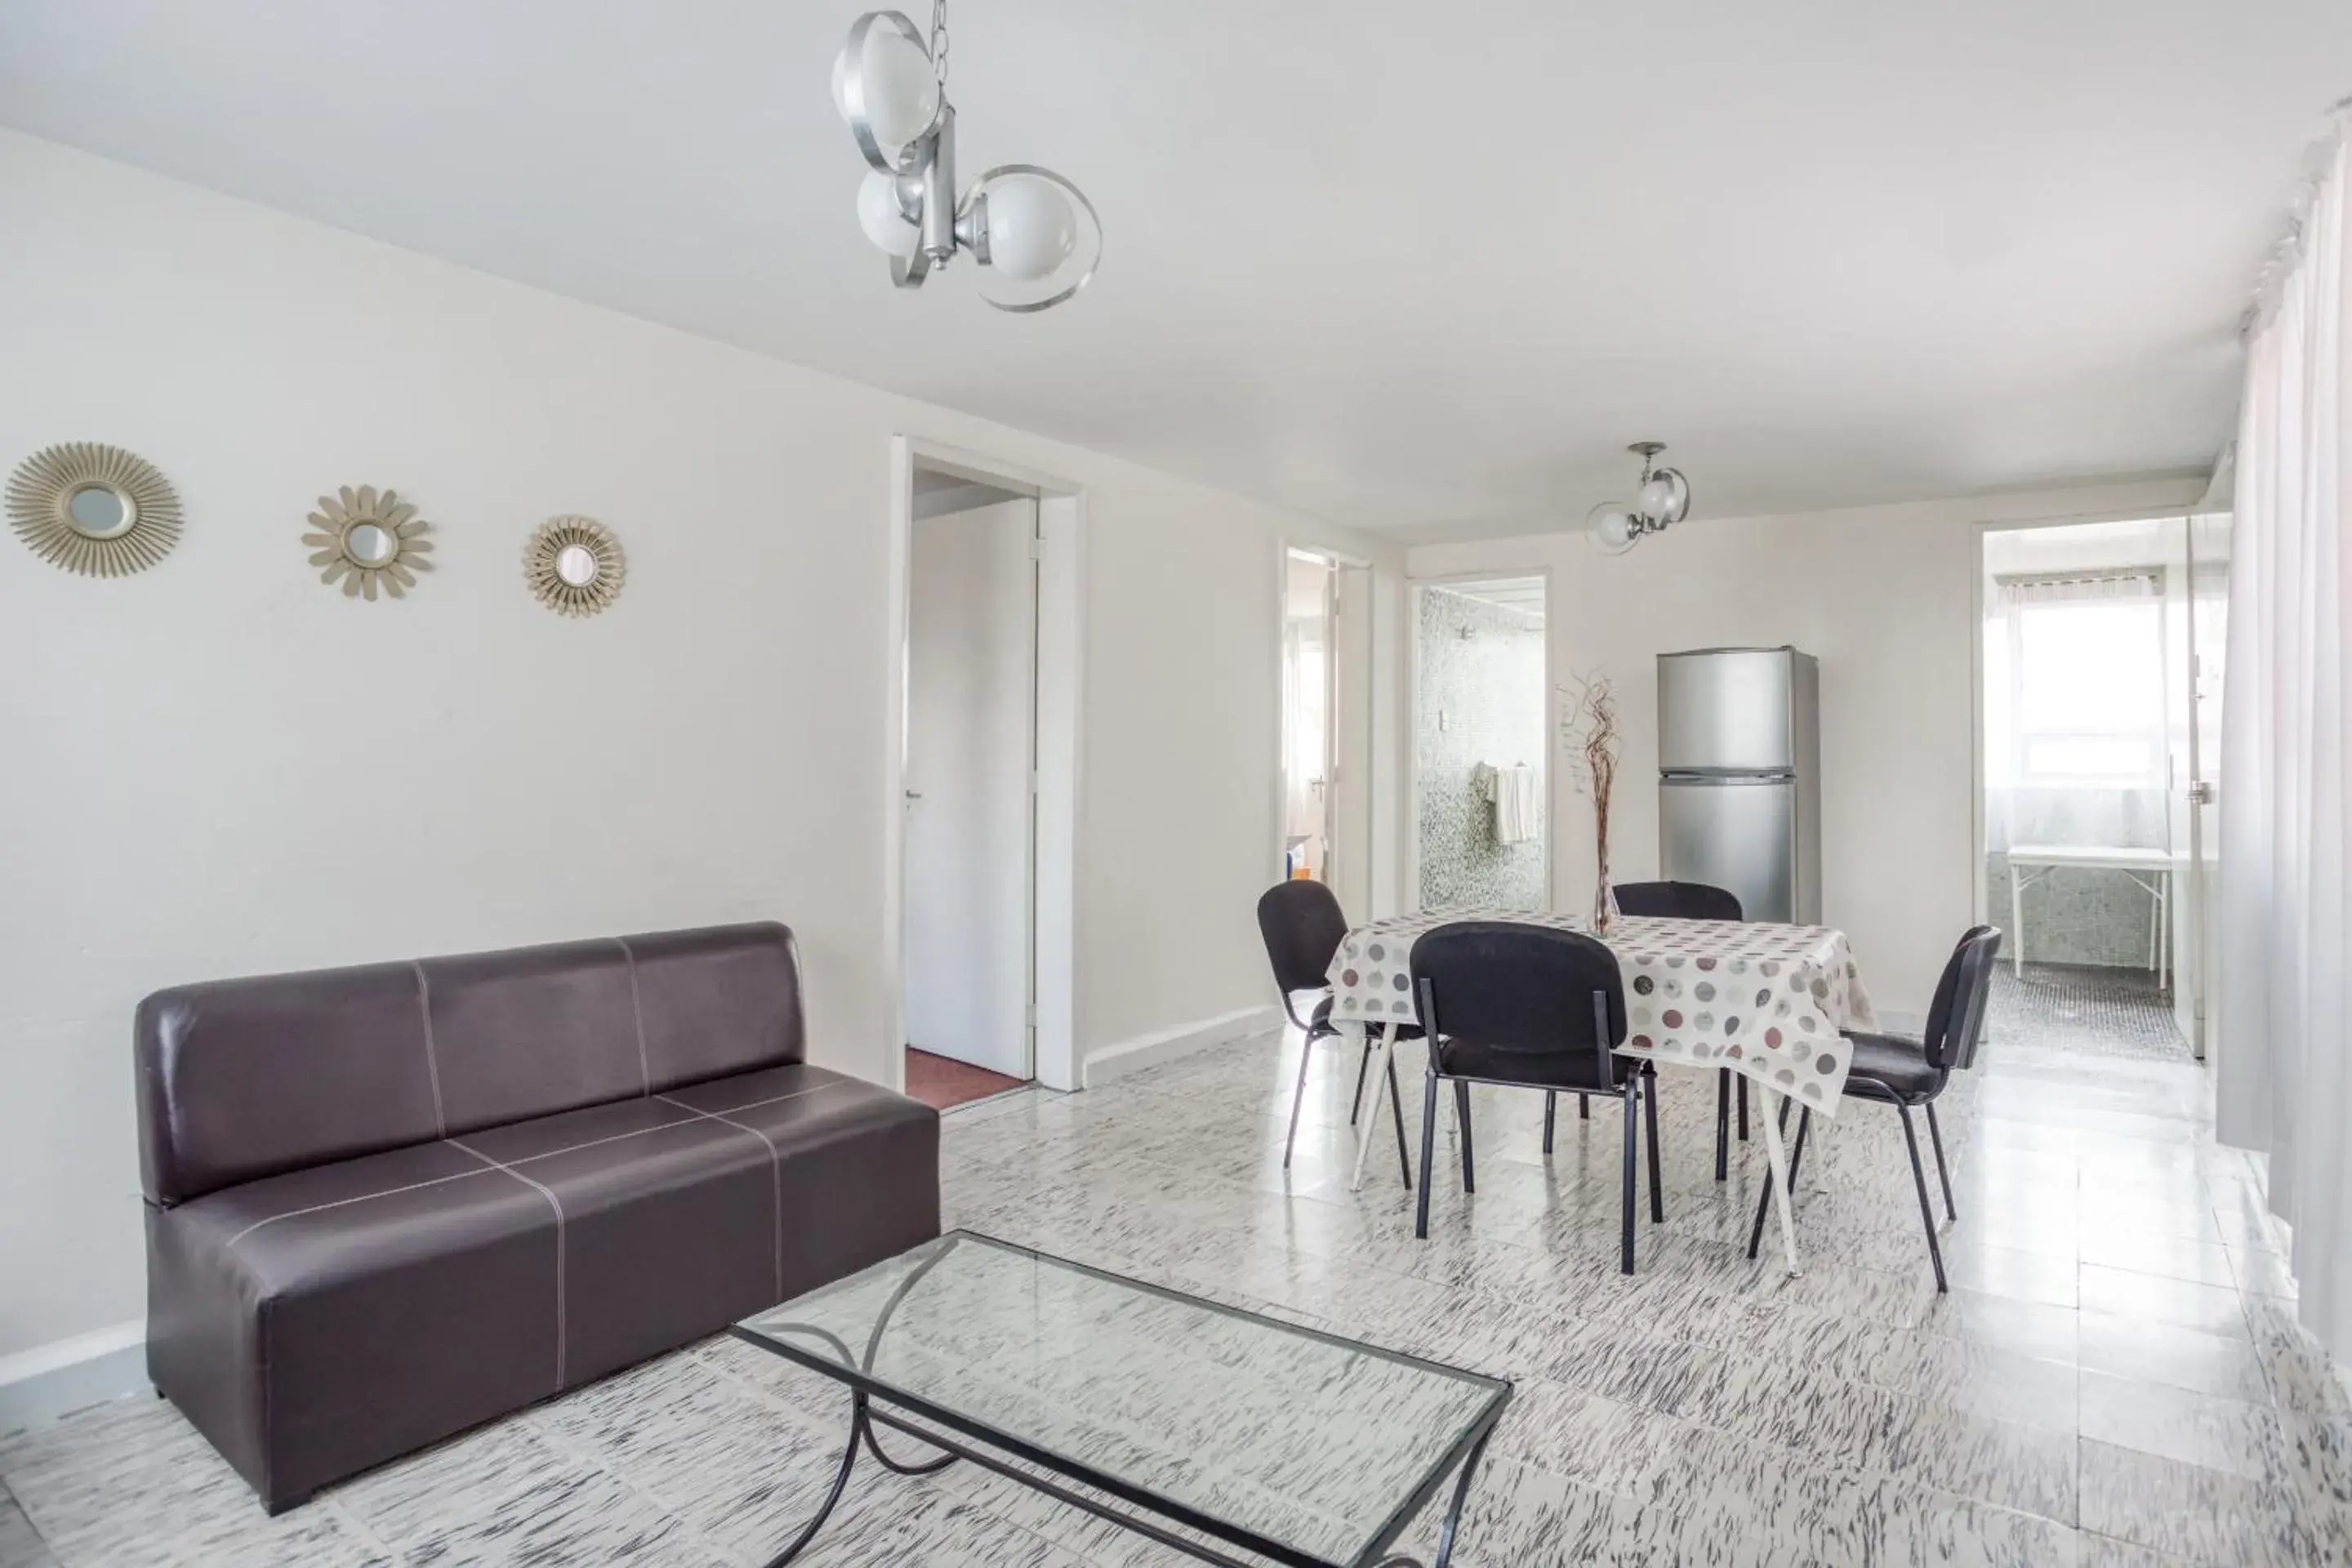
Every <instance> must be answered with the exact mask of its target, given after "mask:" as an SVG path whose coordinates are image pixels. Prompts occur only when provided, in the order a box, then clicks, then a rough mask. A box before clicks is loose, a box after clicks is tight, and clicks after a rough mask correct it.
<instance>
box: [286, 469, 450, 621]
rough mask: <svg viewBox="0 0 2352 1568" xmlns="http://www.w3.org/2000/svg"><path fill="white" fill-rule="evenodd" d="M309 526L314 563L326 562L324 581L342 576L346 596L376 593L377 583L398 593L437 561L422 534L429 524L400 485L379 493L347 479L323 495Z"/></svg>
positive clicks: (366, 596) (306, 537) (365, 596)
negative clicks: (431, 557)
mask: <svg viewBox="0 0 2352 1568" xmlns="http://www.w3.org/2000/svg"><path fill="white" fill-rule="evenodd" d="M310 526H311V528H312V529H313V530H315V531H313V532H310V533H306V534H304V535H303V536H302V542H303V543H305V544H308V545H310V546H313V547H314V548H315V549H316V550H317V552H318V553H316V554H315V555H312V556H311V557H310V564H311V565H313V566H320V567H324V568H325V570H324V571H322V572H320V574H319V580H320V582H322V583H328V584H332V583H335V582H338V581H340V582H341V584H342V585H343V597H345V598H347V599H373V598H374V597H375V592H376V586H377V584H379V583H381V584H383V591H384V592H385V593H387V594H389V595H392V596H393V597H394V598H395V599H397V598H399V597H400V596H401V595H403V594H404V593H405V592H407V591H408V590H409V589H411V588H414V587H415V586H416V575H415V574H417V573H419V572H423V571H425V570H427V569H428V568H430V567H431V566H432V564H433V563H432V562H430V561H428V560H426V559H425V556H426V555H427V554H428V553H430V552H431V551H432V549H433V542H432V541H431V540H429V539H426V538H424V537H423V535H424V533H425V528H426V526H427V525H426V523H425V520H424V519H423V518H421V517H418V516H417V515H416V509H415V507H413V506H411V505H410V504H409V503H408V502H406V501H404V500H401V499H400V495H399V492H398V491H396V490H385V491H383V493H382V494H378V493H377V491H376V488H375V487H374V486H373V485H362V486H360V488H359V489H352V487H351V486H349V485H345V486H344V487H343V488H342V489H340V490H338V491H336V492H335V493H334V494H333V495H331V496H320V498H319V510H316V511H314V512H312V513H311V514H310Z"/></svg>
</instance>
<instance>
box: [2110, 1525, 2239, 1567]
mask: <svg viewBox="0 0 2352 1568" xmlns="http://www.w3.org/2000/svg"><path fill="white" fill-rule="evenodd" d="M2074 1564H2075V1568H2221V1564H2220V1563H2201V1562H2197V1561H2195V1560H2192V1559H2190V1558H2187V1557H2169V1556H2167V1555H2166V1554H2165V1553H2163V1552H2152V1551H2150V1550H2149V1549H2148V1548H2147V1547H2145V1546H2135V1545H2133V1544H2132V1543H2131V1542H2128V1541H2117V1540H2116V1538H2115V1537H2114V1536H2112V1535H2098V1534H2095V1533H2093V1532H2092V1531H2087V1530H2085V1531H2081V1532H2079V1533H2078V1535H2077V1536H2076V1538H2075V1546H2074Z"/></svg>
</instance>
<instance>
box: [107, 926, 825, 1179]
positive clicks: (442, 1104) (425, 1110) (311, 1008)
mask: <svg viewBox="0 0 2352 1568" xmlns="http://www.w3.org/2000/svg"><path fill="white" fill-rule="evenodd" d="M135 1046H136V1051H137V1057H138V1072H139V1079H138V1096H139V1133H140V1142H139V1163H140V1171H141V1174H142V1178H143V1180H144V1183H145V1186H146V1192H147V1196H148V1198H149V1200H150V1201H151V1202H154V1203H158V1204H166V1205H168V1204H176V1203H182V1202H184V1201H186V1200H187V1199H190V1198H194V1197H198V1196H201V1195H202V1194H205V1193H208V1192H212V1191H214V1190H215V1189H217V1188H220V1187H226V1186H234V1185H236V1184H238V1183H240V1182H249V1181H254V1180H256V1179H257V1178H259V1177H262V1176H268V1175H275V1174H278V1173H280V1172H284V1171H292V1170H299V1169H301V1168H302V1167H304V1166H308V1165H317V1164H324V1163H327V1162H329V1161H333V1160H347V1159H351V1158H352V1157H354V1156H356V1155H360V1154H371V1153H375V1152H379V1151H381V1150H384V1149H395V1148H399V1147H401V1146H402V1145H404V1144H409V1143H422V1142H430V1141H431V1140H433V1139H436V1138H443V1137H449V1136H453V1135H462V1134H464V1133H466V1132H468V1131H474V1130H476V1129H478V1128H482V1127H490V1126H496V1125H498V1124H499V1123H501V1122H508V1121H522V1120H524V1119H526V1118H529V1117H533V1116H545V1115H550V1114H552V1113H553V1112H556V1111H559V1110H573V1109H576V1108H577V1107H580V1106H583V1105H597V1104H602V1103H604V1102H605V1101H607V1100H625V1099H629V1098H632V1097H635V1096H638V1095H645V1094H655V1093H659V1092H660V1091H661V1090H663V1089H671V1088H675V1087H677V1085H679V1084H684V1083H693V1082H698V1081H699V1080H701V1079H710V1078H720V1077H724V1076H726V1075H727V1074H730V1073H738V1072H746V1071H749V1070H751V1069H752V1068H762V1067H774V1066H778V1065H781V1064H782V1063H786V1062H796V1061H799V1060H801V1059H802V1058H803V1054H804V1051H805V1047H806V1039H805V1035H804V1030H803V1020H802V1015H801V986H800V961H799V955H798V952H797V951H796V949H795V947H794V944H793V934H792V932H791V931H788V930H786V929H785V928H784V927H782V926H781V925H775V924H772V923H770V924H759V925H740V926H717V927H711V928H709V929H706V930H701V931H661V932H656V933H654V934H651V935H646V936H630V937H611V938H604V939H602V940H599V941H593V942H562V943H558V944H556V945H554V946H551V947H526V948H517V949H514V950H511V951H509V952H483V953H468V954H464V955H461V956H457V957H449V958H426V959H417V960H413V961H401V962H397V963H371V964H364V965H362V966H359V967H357V968H352V969H325V970H314V971H311V972H309V973H300V974H276V975H266V976H261V977H258V978H254V979H247V980H216V981H211V982H207V983H205V984H198V985H182V986H175V987H173V989H171V990H168V991H159V992H157V993H156V994H153V995H152V996H150V997H148V998H147V999H146V1000H145V1001H144V1002H142V1003H141V1004H140V1005H139V1014H138V1021H137V1026H136V1031H135Z"/></svg>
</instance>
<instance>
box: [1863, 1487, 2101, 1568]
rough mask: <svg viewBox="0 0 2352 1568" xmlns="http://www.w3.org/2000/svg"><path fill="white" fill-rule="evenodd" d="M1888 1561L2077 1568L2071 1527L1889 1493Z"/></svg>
mask: <svg viewBox="0 0 2352 1568" xmlns="http://www.w3.org/2000/svg"><path fill="white" fill-rule="evenodd" d="M1883 1540H1884V1542H1885V1548H1886V1552H1887V1556H1888V1559H1889V1560H1890V1561H1893V1562H1898V1563H1914V1564H1916V1565H1917V1568H1963V1565H1965V1568H2079V1564H2080V1563H2081V1556H2080V1551H2079V1548H2078V1546H2077V1544H2076V1542H2077V1537H2076V1532H2075V1531H2074V1528H2073V1527H2072V1526H2069V1525H2064V1524H2060V1523H2058V1522H2057V1521H2054V1520H2049V1519H2043V1518H2041V1517H2039V1516H2038V1515H2034V1514H2029V1513H2020V1512H2017V1511H2016V1510H2011V1509H2004V1508H2000V1507H1996V1506H1994V1505H1993V1504H1990V1503H1986V1502H1979V1501H1977V1500H1973V1499H1969V1498H1959V1497H1953V1496H1951V1495H1949V1494H1948V1493H1944V1492H1940V1491H1931V1490H1925V1489H1910V1488H1896V1489H1890V1490H1889V1492H1888V1494H1887V1506H1886V1523H1885V1535H1884V1537H1883Z"/></svg>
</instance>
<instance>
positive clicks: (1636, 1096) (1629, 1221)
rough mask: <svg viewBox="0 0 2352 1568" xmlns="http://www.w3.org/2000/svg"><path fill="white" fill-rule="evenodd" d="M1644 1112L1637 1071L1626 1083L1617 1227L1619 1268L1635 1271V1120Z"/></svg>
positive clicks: (1637, 1138)
mask: <svg viewBox="0 0 2352 1568" xmlns="http://www.w3.org/2000/svg"><path fill="white" fill-rule="evenodd" d="M1641 1113H1642V1079H1641V1075H1640V1074H1638V1073H1636V1074H1635V1075H1634V1076H1633V1078H1632V1079H1629V1080H1628V1081H1627V1083H1626V1085H1625V1203H1624V1213H1623V1215H1622V1218H1621V1219H1620V1221H1619V1223H1618V1227H1617V1269H1618V1272H1619V1273H1621V1274H1631V1273H1632V1272H1633V1150H1634V1145H1635V1144H1637V1143H1638V1142H1640V1141H1641V1139H1640V1131H1639V1129H1638V1128H1636V1127H1635V1125H1634V1121H1635V1119H1636V1118H1637V1117H1639V1116H1640V1115H1641Z"/></svg>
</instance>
